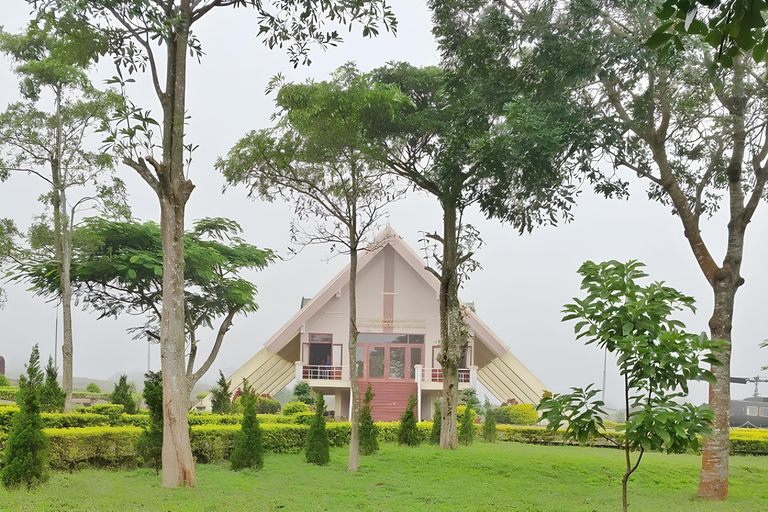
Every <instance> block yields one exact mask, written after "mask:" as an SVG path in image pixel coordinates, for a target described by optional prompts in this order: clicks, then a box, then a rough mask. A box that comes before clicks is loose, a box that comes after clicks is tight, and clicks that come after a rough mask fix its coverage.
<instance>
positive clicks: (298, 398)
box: [283, 381, 315, 414]
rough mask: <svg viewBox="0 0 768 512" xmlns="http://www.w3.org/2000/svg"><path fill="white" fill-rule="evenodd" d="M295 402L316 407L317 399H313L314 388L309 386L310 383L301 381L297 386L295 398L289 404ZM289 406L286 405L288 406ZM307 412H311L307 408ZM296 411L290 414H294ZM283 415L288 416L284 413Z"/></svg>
mask: <svg viewBox="0 0 768 512" xmlns="http://www.w3.org/2000/svg"><path fill="white" fill-rule="evenodd" d="M293 402H304V403H305V404H307V405H309V406H312V405H315V399H314V398H313V397H312V388H311V387H310V386H309V383H308V382H306V381H301V382H299V383H298V384H296V387H295V388H293V396H292V397H291V401H290V402H289V403H293ZM287 405H288V404H286V406H287ZM306 410H309V408H307V409H306ZM295 412H298V411H294V412H292V413H290V414H294V413H295ZM283 414H287V413H285V412H283Z"/></svg>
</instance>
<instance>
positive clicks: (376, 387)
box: [357, 379, 417, 421]
mask: <svg viewBox="0 0 768 512" xmlns="http://www.w3.org/2000/svg"><path fill="white" fill-rule="evenodd" d="M357 383H358V385H359V386H360V404H361V406H362V403H363V397H364V396H365V390H366V389H368V381H364V380H362V379H360V380H358V381H357ZM371 389H372V390H373V394H374V395H375V396H374V397H373V400H372V401H371V415H372V416H373V421H398V420H399V419H400V415H402V414H403V413H404V412H405V407H406V406H407V405H408V396H409V395H410V393H413V394H414V395H416V383H415V382H398V381H391V380H390V381H371ZM416 412H417V411H416V410H415V409H414V413H416Z"/></svg>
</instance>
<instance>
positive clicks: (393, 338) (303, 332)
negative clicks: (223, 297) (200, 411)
mask: <svg viewBox="0 0 768 512" xmlns="http://www.w3.org/2000/svg"><path fill="white" fill-rule="evenodd" d="M371 247H372V249H371V250H367V251H364V252H362V253H360V256H359V259H358V271H357V302H358V303H357V313H358V319H357V325H358V330H359V331H360V335H359V337H358V341H357V360H356V361H354V362H353V363H352V365H350V361H349V355H348V354H349V352H348V350H347V339H348V337H349V335H348V316H349V266H347V267H346V268H345V269H344V270H342V271H341V272H340V273H339V274H338V275H337V276H336V277H334V278H333V279H332V280H331V281H330V282H329V283H328V284H327V285H326V286H325V287H324V288H323V289H322V290H321V291H320V292H319V293H318V294H317V295H316V296H315V297H313V298H312V299H311V300H309V301H303V302H302V307H301V309H300V310H299V312H298V313H296V314H295V315H294V316H293V318H291V319H290V320H289V321H288V322H287V323H286V324H285V325H284V326H283V327H282V328H281V329H280V330H279V331H277V332H276V333H275V334H274V335H273V336H272V337H271V338H269V340H268V341H267V342H266V344H265V346H264V348H263V349H261V351H259V352H258V353H257V354H256V355H255V356H253V357H252V358H251V359H250V360H249V361H248V362H246V363H245V364H244V365H243V366H242V367H241V368H240V369H239V370H237V371H236V372H235V373H234V374H232V375H231V376H230V378H229V381H230V383H231V384H232V387H233V388H236V387H237V386H238V384H239V383H241V382H242V379H243V378H247V379H248V381H249V382H250V383H251V384H252V385H253V386H254V389H255V390H256V391H257V392H259V393H270V394H275V393H277V392H278V391H280V390H281V389H283V388H284V387H285V386H286V385H287V384H289V383H290V382H291V381H292V380H294V379H296V380H297V381H298V380H305V381H307V382H308V383H309V385H310V386H311V387H312V389H314V390H315V391H316V392H318V393H323V394H325V395H332V396H334V397H335V415H336V417H337V419H338V418H348V417H349V410H350V396H351V393H350V382H349V371H350V367H351V368H352V369H353V370H354V371H357V375H358V382H359V384H360V390H361V392H360V395H361V397H362V395H363V393H364V392H365V389H366V387H367V385H368V382H370V383H371V385H372V388H373V392H374V393H375V394H376V397H375V398H374V401H373V416H374V419H375V420H376V421H392V420H396V419H398V418H399V416H400V414H402V413H403V411H404V410H405V406H406V403H407V401H408V395H409V393H410V392H413V393H414V394H416V395H417V396H418V399H419V406H418V408H417V414H418V416H419V418H420V419H421V418H424V419H427V418H430V417H431V414H432V402H433V401H434V399H435V398H436V397H438V396H440V394H441V390H442V371H441V369H440V365H439V364H438V363H437V361H436V356H437V353H438V350H439V346H438V338H439V336H440V324H439V308H438V291H439V288H440V284H439V282H438V280H437V278H436V277H435V276H434V275H432V274H431V273H430V272H429V271H428V270H426V269H425V263H424V261H423V260H422V259H421V258H420V257H419V255H418V254H417V253H416V252H415V251H414V250H413V249H412V248H411V247H410V246H408V244H406V243H405V242H404V241H403V240H402V239H401V238H400V237H399V236H398V235H397V234H396V233H395V232H394V230H392V228H390V227H387V228H385V229H384V230H383V231H382V232H381V233H379V235H378V236H377V237H376V241H375V242H374V243H373V244H371ZM466 320H467V322H468V324H469V328H470V335H471V337H472V340H471V342H470V346H469V349H468V351H467V355H466V357H465V359H464V362H463V363H462V365H461V369H460V375H459V376H460V388H461V389H465V388H469V387H476V385H477V382H478V381H479V382H480V383H482V384H483V385H484V386H485V387H486V388H487V389H488V390H489V391H490V392H491V393H493V395H494V396H495V397H496V398H497V399H498V400H499V401H502V402H503V401H506V400H508V399H512V398H514V399H516V400H517V401H518V402H520V403H534V404H535V403H538V401H539V400H540V398H541V396H542V393H543V392H544V390H545V387H544V385H543V384H542V383H541V381H539V379H537V378H536V377H535V376H534V375H533V374H532V373H531V372H530V371H529V370H528V369H527V368H526V367H525V366H523V364H522V363H520V361H519V360H518V359H517V358H516V357H515V356H514V355H512V353H511V352H510V351H509V348H508V347H507V345H505V344H504V343H503V342H502V341H501V340H500V339H499V337H498V336H496V334H494V333H493V332H492V331H491V330H490V329H489V328H488V326H486V325H485V324H484V323H483V322H482V320H480V318H479V317H478V316H477V315H476V314H475V313H474V312H473V311H469V313H468V315H467V318H466Z"/></svg>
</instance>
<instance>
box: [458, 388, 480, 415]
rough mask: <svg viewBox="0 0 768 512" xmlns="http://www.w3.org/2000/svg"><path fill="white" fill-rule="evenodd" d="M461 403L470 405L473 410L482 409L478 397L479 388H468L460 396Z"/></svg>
mask: <svg viewBox="0 0 768 512" xmlns="http://www.w3.org/2000/svg"><path fill="white" fill-rule="evenodd" d="M459 405H469V406H470V407H471V408H472V410H473V411H479V410H480V399H479V398H477V390H476V389H474V388H467V389H465V390H464V391H462V392H461V395H460V396H459Z"/></svg>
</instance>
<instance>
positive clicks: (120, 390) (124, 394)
mask: <svg viewBox="0 0 768 512" xmlns="http://www.w3.org/2000/svg"><path fill="white" fill-rule="evenodd" d="M131 387H132V385H131V384H129V383H128V376H127V375H125V374H123V375H121V376H120V380H119V381H118V382H117V384H115V390H114V391H113V392H112V394H111V395H109V401H110V403H112V404H121V405H122V406H123V407H124V409H125V412H126V413H127V414H134V413H135V412H136V402H135V401H134V400H133V396H132V395H131V391H132V389H131Z"/></svg>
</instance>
